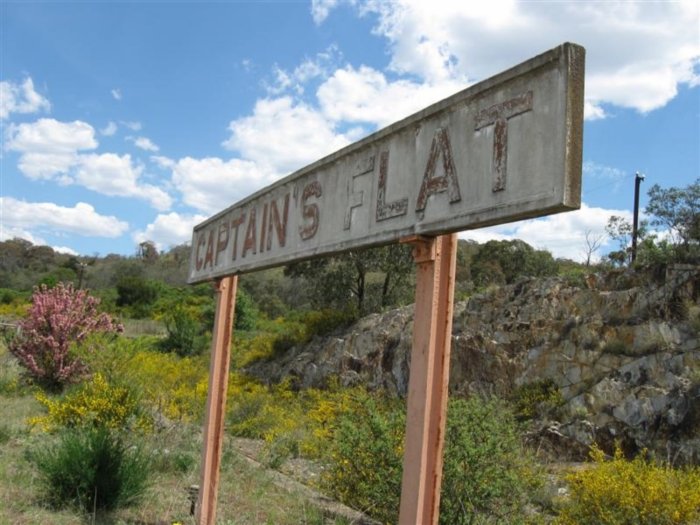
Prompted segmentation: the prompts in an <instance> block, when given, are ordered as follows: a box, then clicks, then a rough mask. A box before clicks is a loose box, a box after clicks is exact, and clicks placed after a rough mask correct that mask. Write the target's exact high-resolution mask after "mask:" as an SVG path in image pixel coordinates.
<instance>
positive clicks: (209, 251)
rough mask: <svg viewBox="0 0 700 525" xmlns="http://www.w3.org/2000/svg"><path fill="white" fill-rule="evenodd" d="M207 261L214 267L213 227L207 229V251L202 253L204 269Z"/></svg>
mask: <svg viewBox="0 0 700 525" xmlns="http://www.w3.org/2000/svg"><path fill="white" fill-rule="evenodd" d="M207 263H209V267H210V268H213V267H214V228H212V229H211V230H209V235H208V236H207V252H206V254H205V255H204V265H203V268H205V269H206V267H207Z"/></svg>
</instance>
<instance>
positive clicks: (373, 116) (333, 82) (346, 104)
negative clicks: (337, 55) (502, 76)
mask: <svg viewBox="0 0 700 525" xmlns="http://www.w3.org/2000/svg"><path fill="white" fill-rule="evenodd" d="M464 87H465V86H464V84H463V83H459V82H456V81H446V82H442V83H439V84H430V83H417V82H413V81H410V80H395V81H393V82H390V81H388V80H387V78H386V76H385V75H384V74H383V73H382V72H380V71H377V70H376V69H373V68H370V67H367V66H360V67H359V68H354V67H352V66H346V67H344V68H342V69H338V70H336V71H335V73H333V75H332V76H331V77H330V78H328V79H327V80H326V81H325V82H324V83H323V84H322V85H321V86H320V87H319V88H318V92H317V95H318V100H319V104H320V107H321V110H322V112H323V114H324V115H325V116H327V117H328V118H330V119H332V120H335V121H341V120H343V121H349V122H368V123H372V124H375V125H377V126H386V125H388V124H391V123H393V122H395V121H397V120H400V119H401V118H403V117H407V116H408V115H410V114H412V113H415V112H416V111H418V110H420V109H423V108H424V107H425V106H428V105H430V104H432V103H433V102H437V101H439V100H441V99H443V98H445V97H447V96H448V95H452V94H453V93H455V92H457V91H459V90H460V89H461V88H464Z"/></svg>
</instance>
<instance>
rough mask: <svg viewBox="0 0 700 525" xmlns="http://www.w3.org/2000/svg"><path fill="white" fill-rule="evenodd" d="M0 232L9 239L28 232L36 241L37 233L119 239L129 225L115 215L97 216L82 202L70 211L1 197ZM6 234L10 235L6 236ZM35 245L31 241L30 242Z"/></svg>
mask: <svg viewBox="0 0 700 525" xmlns="http://www.w3.org/2000/svg"><path fill="white" fill-rule="evenodd" d="M0 208H1V209H2V230H3V232H1V233H0V237H3V236H4V237H5V238H9V237H11V236H12V235H14V232H24V233H29V234H30V236H29V237H31V238H28V237H27V236H26V235H20V236H22V237H24V238H26V239H28V240H30V241H31V240H32V238H33V239H35V240H36V239H37V237H35V235H36V232H37V231H38V232H42V231H51V232H53V233H64V234H75V235H84V236H88V237H109V238H114V237H119V236H121V235H122V234H124V233H125V232H126V231H127V230H128V228H129V225H128V224H127V223H126V222H124V221H120V220H119V219H117V218H116V217H114V216H108V215H100V214H99V213H97V212H96V211H95V208H94V207H92V206H91V205H90V204H86V203H84V202H79V203H77V204H76V205H75V206H74V207H72V208H69V207H65V206H59V205H57V204H54V203H51V202H26V201H23V200H17V199H14V198H12V197H0ZM8 232H9V234H8ZM32 242H34V241H32Z"/></svg>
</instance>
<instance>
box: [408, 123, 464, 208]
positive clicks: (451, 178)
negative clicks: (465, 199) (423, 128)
mask: <svg viewBox="0 0 700 525" xmlns="http://www.w3.org/2000/svg"><path fill="white" fill-rule="evenodd" d="M439 157H442V168H443V171H444V172H445V174H444V175H441V176H439V177H436V176H435V169H436V168H437V161H438V158H439ZM445 190H447V195H448V197H449V200H450V203H453V202H459V201H460V200H462V195H461V194H460V192H459V180H457V173H456V170H455V165H454V160H453V159H452V146H451V145H450V135H449V134H448V133H447V129H444V128H438V129H437V131H436V132H435V136H434V137H433V143H432V145H431V146H430V155H429V156H428V163H427V165H426V166H425V173H424V175H423V183H422V184H421V187H420V191H419V192H418V200H417V201H416V211H423V210H425V206H426V204H427V203H428V197H430V196H431V195H433V194H435V193H440V192H443V191H445Z"/></svg>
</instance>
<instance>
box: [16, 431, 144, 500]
mask: <svg viewBox="0 0 700 525" xmlns="http://www.w3.org/2000/svg"><path fill="white" fill-rule="evenodd" d="M30 459H31V460H32V462H33V463H34V464H35V465H36V466H37V468H38V470H39V474H40V479H41V481H42V483H43V485H44V492H45V499H46V501H47V502H48V503H49V504H50V505H52V506H53V507H56V508H66V507H77V508H79V509H81V510H83V511H85V512H89V513H92V512H94V511H96V510H99V511H111V510H114V509H117V508H120V507H128V506H131V505H133V504H135V503H137V502H138V501H139V499H140V498H141V497H142V495H143V494H144V492H145V490H146V488H147V485H148V472H149V465H148V459H147V457H146V456H145V455H144V454H143V453H142V452H141V449H140V448H139V447H136V446H133V445H129V444H127V443H126V442H125V440H124V439H123V438H122V436H121V435H120V434H118V433H116V432H113V431H110V430H109V429H107V428H76V429H68V430H65V431H64V432H63V433H62V434H61V435H60V437H59V440H58V441H57V442H56V443H54V444H53V445H51V446H49V447H47V448H41V449H36V450H34V451H33V452H32V453H30Z"/></svg>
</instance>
